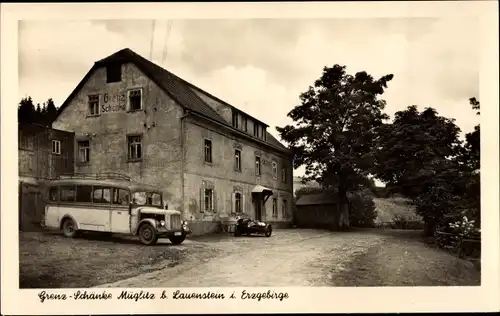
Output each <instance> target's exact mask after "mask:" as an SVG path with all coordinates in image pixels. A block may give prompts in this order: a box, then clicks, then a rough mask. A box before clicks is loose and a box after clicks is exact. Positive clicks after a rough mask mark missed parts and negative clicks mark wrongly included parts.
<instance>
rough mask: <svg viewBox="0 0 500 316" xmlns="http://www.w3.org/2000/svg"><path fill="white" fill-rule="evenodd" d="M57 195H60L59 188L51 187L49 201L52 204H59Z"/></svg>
mask: <svg viewBox="0 0 500 316" xmlns="http://www.w3.org/2000/svg"><path fill="white" fill-rule="evenodd" d="M57 193H59V190H58V188H57V187H51V188H50V190H49V201H51V202H57Z"/></svg>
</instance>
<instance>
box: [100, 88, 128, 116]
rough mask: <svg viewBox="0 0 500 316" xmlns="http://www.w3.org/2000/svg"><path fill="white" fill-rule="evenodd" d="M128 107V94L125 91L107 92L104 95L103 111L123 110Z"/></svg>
mask: <svg viewBox="0 0 500 316" xmlns="http://www.w3.org/2000/svg"><path fill="white" fill-rule="evenodd" d="M126 109H127V94H126V93H125V92H111V93H105V94H104V95H103V96H102V106H101V112H102V113H109V112H121V111H125V110H126Z"/></svg>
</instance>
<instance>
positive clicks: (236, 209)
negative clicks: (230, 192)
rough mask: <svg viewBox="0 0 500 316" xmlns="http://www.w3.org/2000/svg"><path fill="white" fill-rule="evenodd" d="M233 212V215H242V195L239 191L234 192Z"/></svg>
mask: <svg viewBox="0 0 500 316" xmlns="http://www.w3.org/2000/svg"><path fill="white" fill-rule="evenodd" d="M238 206H239V207H238ZM233 212H234V213H235V214H242V213H243V194H242V193H241V192H239V191H238V192H234V211H233Z"/></svg>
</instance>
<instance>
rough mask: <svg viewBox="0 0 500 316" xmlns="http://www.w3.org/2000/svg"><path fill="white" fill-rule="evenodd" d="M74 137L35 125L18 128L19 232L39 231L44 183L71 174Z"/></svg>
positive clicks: (44, 198)
mask: <svg viewBox="0 0 500 316" xmlns="http://www.w3.org/2000/svg"><path fill="white" fill-rule="evenodd" d="M73 155H74V134H73V133H70V132H66V131H61V130H56V129H52V128H50V127H46V126H42V125H38V124H24V123H20V124H18V170H19V171H18V173H19V229H21V230H24V231H29V230H36V229H38V228H39V227H40V222H41V220H42V216H43V209H44V206H45V202H46V196H47V183H48V182H49V181H50V180H53V179H55V178H57V176H59V175H60V174H68V173H73V172H74V159H73V158H74V157H73Z"/></svg>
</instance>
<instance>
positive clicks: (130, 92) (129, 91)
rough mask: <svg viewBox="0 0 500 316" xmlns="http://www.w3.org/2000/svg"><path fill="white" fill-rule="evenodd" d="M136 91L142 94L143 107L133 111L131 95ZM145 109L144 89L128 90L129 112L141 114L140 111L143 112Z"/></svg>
mask: <svg viewBox="0 0 500 316" xmlns="http://www.w3.org/2000/svg"><path fill="white" fill-rule="evenodd" d="M136 91H139V92H140V94H141V98H140V101H141V107H140V108H138V109H132V106H131V102H130V95H131V94H132V93H133V92H136ZM143 109H144V93H143V89H142V88H131V89H128V90H127V111H128V112H139V111H142V110H143Z"/></svg>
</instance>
